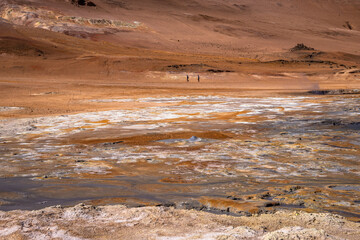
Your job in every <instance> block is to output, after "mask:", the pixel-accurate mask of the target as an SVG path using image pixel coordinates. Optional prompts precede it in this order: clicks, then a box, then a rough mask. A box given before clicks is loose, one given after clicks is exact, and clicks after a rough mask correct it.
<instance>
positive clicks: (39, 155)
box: [0, 0, 360, 239]
mask: <svg viewBox="0 0 360 240" xmlns="http://www.w3.org/2000/svg"><path fill="white" fill-rule="evenodd" d="M359 29H360V2H359V1H356V0H348V1H345V0H344V1H342V0H340V1H339V0H331V1H320V0H317V1H314V0H312V1H310V0H305V1H304V0H303V1H297V0H293V1H287V0H277V1H272V0H271V1H269V0H266V1H265V0H256V1H250V0H244V1H220V0H213V1H204V0H195V1H193V0H191V1H190V0H186V1H177V0H170V1H157V0H147V1H138V0H135V1H134V0H132V1H128V0H123V1H117V0H111V1H110V0H94V1H88V0H86V1H75V0H74V1H72V0H68V1H67V0H62V1H44V0H34V1H23V0H4V1H2V2H1V3H0V210H3V211H9V210H19V211H18V212H14V214H15V215H16V214H18V215H19V216H20V215H21V210H34V209H41V208H44V207H48V206H54V205H64V206H74V205H75V204H78V203H80V202H86V203H87V204H92V205H97V206H99V205H112V204H123V205H126V206H129V207H139V206H158V205H161V206H166V207H171V209H172V208H177V209H188V210H189V209H193V210H194V209H195V210H201V211H207V212H211V213H216V214H227V215H232V216H235V217H238V216H252V215H257V214H265V213H266V214H274V213H275V212H278V211H280V210H281V211H284V210H286V211H305V212H308V213H309V214H310V213H323V212H327V213H331V214H340V215H342V216H344V217H346V218H347V220H349V221H353V222H358V221H359V220H360V202H359V197H360V168H359V159H360V142H359V139H360V132H359V131H360V121H359V113H360V107H359V104H360V31H359ZM187 77H188V78H189V81H187ZM117 207H118V208H119V209H120V208H122V207H119V206H117ZM154 209H156V208H154ZM75 210H76V209H75ZM123 210H124V209H122V211H123ZM47 211H53V210H51V209H50V210H47ZM54 211H55V210H54ZM69 211H70V210H69ZM124 211H125V210H124ZM129 211H136V210H133V209H130V210H129ZM149 211H150V210H149ZM151 211H155V212H156V211H158V210H151ZM176 211H177V210H171V214H178V213H177V212H176ZM308 213H306V214H308ZM1 214H5V215H1V216H6V217H8V216H10V217H9V218H11V216H13V215H11V214H12V212H10V213H5V212H1ZM6 214H8V215H6ZM36 214H37V215H36ZM36 214H35V215H34V216H33V218H39V219H41V217H42V216H41V214H40V215H39V214H38V213H36ZM156 214H158V215H159V217H161V214H159V213H157V212H156ZM187 214H190V215H191V213H189V212H188V213H187ZM197 214H199V213H197ZM201 214H202V213H201ZM201 214H200V215H201ZM304 214H305V213H304ZM306 214H305V215H306ZM18 215H16V216H18ZM190 215H189V216H190ZM280 215H281V214H280ZM285 215H286V214H285ZM186 216H188V215H186ZM204 216H205V215H204ZM270 216H271V215H270ZM274 216H275V215H274ZM306 216H308V215H306ZM326 216H332V215H326ZM285 217H286V216H285ZM4 218H5V217H4ZM135 218H136V216H135ZM264 218H267V217H264ZM270 218H271V217H270ZM216 219H217V217H216ZM4 221H5V220H4ZM4 221H3V222H1V224H0V227H1V228H0V238H1V237H4V238H6V237H7V236H13V237H14V238H16V237H19V238H20V239H21V236H22V237H24V236H25V238H34V239H35V238H36V236H40V235H36V234H35V235H29V234H25V233H23V232H22V231H23V230H21V231H20V230H19V231H20V232H19V231H18V228H17V227H14V226H15V225H16V224H18V223H16V224H15V223H14V224H15V225H14V226H13V225H11V224H13V223H11V224H10V222H9V221H8V222H6V221H7V220H6V221H5V222H4ZM19 221H20V220H19ZM136 221H137V220H136ZM224 221H225V220H224ZM226 221H227V220H226ZM229 221H230V220H229ZM249 221H250V220H249ZM324 221H325V220H324ZM205 222H206V221H204V224H210V225H211V222H210V221H209V222H206V223H205ZM235 222H236V221H235ZM235 222H234V223H235ZM336 224H338V225H337V226H338V227H339V229H341V227H340V225H341V223H339V222H336ZM346 224H348V223H346ZM349 224H350V223H349ZM351 224H352V223H351ZM351 224H350V225H351ZM10 225H11V226H10ZM210 225H209V228H211V226H210ZM225 225H226V224H225ZM325 225H326V224H324V222H323V224H322V225H321V224H320V225H319V226H321V227H319V228H322V229H325V228H324V226H325ZM16 226H17V225H16ZM59 226H60V225H59ZM59 226H58V227H59ZM226 226H227V225H226ZM233 226H235V225H233ZM236 226H238V225H236ZM301 226H305V225H301ZM351 226H352V227H353V225H351ZM354 226H355V225H354ZM62 227H63V226H62ZM222 227H224V226H222ZM278 227H279V228H280V227H287V225H286V226H285V225H284V226H282V225H281V224H280V225H279V226H278ZM353 228H354V227H353ZM11 229H13V230H14V229H16V231H15V230H14V231H12V230H11ZM185 229H187V228H186V227H184V228H183V230H184V231H185ZM216 229H217V230H216V231H220V230H219V229H220V227H219V226H217V228H216ZM276 229H277V228H272V230H271V231H275V230H276ZM213 230H214V228H213ZM293 230H294V229H293ZM298 230H299V231H300V232H301V231H302V230H301V229H298ZM32 231H35V230H32ZM41 231H42V230H41ZM159 231H160V230H159ZM179 231H180V230H179ZM229 231H230V230H229ZM241 231H242V232H243V233H242V234H243V236H244V237H246V236H249V237H248V238H256V237H257V238H260V237H262V236H263V235H264V236H265V235H266V234H265V233H266V229H265V230H264V229H263V230H262V231H263V232H262V233H260V232H257V233H256V234H255V232H252V230H251V231H250V230H249V229H247V230H246V231H245V230H244V229H242V230H241ZM256 231H258V228H256ZM259 231H260V230H259ZM284 231H285V230H284ZM286 231H288V230H286ZM286 231H285V232H286ZM294 231H295V230H294ZM296 231H297V230H296ZM304 231H305V230H304ZM329 231H330V230H329ZM350 232H351V231H350ZM7 233H8V235H6V234H7ZM175 233H176V234H175ZM24 234H25V235H24ZM39 234H40V233H39ZM54 234H55V233H54ZM119 234H120V233H119ZM121 234H125V235H122V236H123V237H124V236H125V238H126V236H130V235H126V233H122V232H121ZM201 234H202V233H201ZM201 234H200V235H201ZM231 234H233V233H232V232H231ZM231 234H230V233H229V234H228V235H226V236H228V237H229V236H230V235H231ZM234 234H235V233H234ZM236 234H240V233H236ZM246 234H247V235H246ZM261 234H262V235H261ZM274 234H275V233H274ZM276 234H277V233H276ZM276 234H275V235H274V236H275V237H274V238H271V237H269V238H268V239H276V236H278V237H284V236H285V235H281V234H280V235H281V236H280V235H276ZM284 234H285V233H284ZM301 234H303V235H302V237H303V238H306V237H305V236H308V235H306V234H310V233H309V232H306V231H305V232H304V233H301ZM301 234H300V235H301ZM311 234H312V233H311ZM311 234H310V235H311ZM314 234H315V235H313V236H315V237H314V238H319V239H321V237H324V236H326V235H324V234H325V233H323V232H321V233H319V232H316V233H314ZM351 234H353V235H354V233H351ZM75 235H76V234H75ZM78 235H79V237H80V236H81V237H83V238H86V236H85V235H81V234H78ZM90 235H91V234H90ZM90 235H89V238H100V237H97V236H96V234H95V235H91V236H90ZM170 235H172V234H170ZM175 235H176V236H178V237H179V236H180V235H177V232H176V231H174V234H173V236H175ZM240 235H241V234H240ZM310 235H309V236H310ZM353 235H351V236H350V237H349V238H352V239H356V238H353ZM31 236H33V237H31ZM41 236H42V235H41ZM54 236H55V235H54ZM54 236H52V238H56V236H55V237H54ZM59 236H60V235H59ZM64 236H65V235H63V236H62V237H61V236H60V237H59V238H66V236H67V235H66V236H65V237H64ZM99 236H100V235H99ZM141 236H142V237H145V235H141V234H140V235H139V238H141ZM152 236H155V237H154V238H158V239H161V236H162V235H161V234H160V233H159V234H157V235H152ZM163 236H164V239H168V238H166V237H165V236H167V235H166V234H163ZM181 236H182V237H184V239H187V238H185V237H186V236H185V235H181ZM209 236H210V235H209ZM209 236H205V235H202V237H203V238H206V237H208V238H210V237H213V238H214V239H215V238H216V237H219V236H218V235H216V234H215V235H211V236H210V237H209ZM226 236H225V237H226ZM231 236H233V235H231ZM269 236H270V235H269ZM271 236H273V235H271ZM311 236H312V235H311ZM334 236H340V237H344V236H343V235H341V234H340V235H337V233H336V234H335V233H334ZM146 237H147V238H149V239H151V236H150V235H146ZM187 237H188V239H192V238H195V235H188V236H187ZM225 237H224V238H219V239H227V238H225ZM285 237H286V236H285ZM50 238H51V237H50ZM199 238H200V237H199ZM264 238H265V237H264ZM228 239H236V238H228Z"/></svg>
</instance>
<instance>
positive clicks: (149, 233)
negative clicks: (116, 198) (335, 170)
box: [0, 204, 360, 240]
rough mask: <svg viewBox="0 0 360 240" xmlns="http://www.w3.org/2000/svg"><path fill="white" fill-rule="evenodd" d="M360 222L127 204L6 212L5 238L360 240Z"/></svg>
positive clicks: (1, 217)
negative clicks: (217, 213) (206, 211)
mask: <svg viewBox="0 0 360 240" xmlns="http://www.w3.org/2000/svg"><path fill="white" fill-rule="evenodd" d="M359 235H360V224H359V223H354V222H349V221H347V220H346V219H344V218H342V217H340V216H337V215H331V214H322V213H304V212H278V213H275V214H263V215H259V216H253V217H231V216H225V215H214V214H210V213H205V212H197V211H194V210H175V209H173V208H167V207H142V208H126V207H124V206H121V205H114V206H104V207H93V206H88V205H84V204H79V205H76V206H75V207H71V208H61V207H60V206H59V207H49V208H45V209H42V210H38V211H11V212H0V239H36V240H40V239H217V240H225V239H227V240H235V239H267V240H269V239H354V240H355V239H358V237H359Z"/></svg>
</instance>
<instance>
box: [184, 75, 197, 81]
mask: <svg viewBox="0 0 360 240" xmlns="http://www.w3.org/2000/svg"><path fill="white" fill-rule="evenodd" d="M197 79H198V82H200V75H198V76H197ZM186 81H187V82H189V75H186Z"/></svg>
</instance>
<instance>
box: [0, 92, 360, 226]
mask: <svg viewBox="0 0 360 240" xmlns="http://www.w3.org/2000/svg"><path fill="white" fill-rule="evenodd" d="M81 101H84V100H81ZM90 101H91V103H92V104H99V105H104V104H107V103H112V102H122V103H139V104H141V105H142V107H141V108H134V109H126V110H124V109H117V110H109V111H98V112H87V113H78V114H72V115H61V116H48V117H38V118H21V119H5V120H1V122H0V210H13V209H40V208H43V207H46V206H51V205H58V204H61V205H74V204H76V203H79V202H84V201H85V202H87V203H91V204H94V205H104V204H117V203H121V204H125V205H128V206H144V205H164V206H175V207H177V208H183V209H199V210H205V211H210V212H215V213H227V214H230V215H251V214H254V213H267V212H274V211H276V210H279V209H301V210H305V211H309V212H324V211H325V212H332V213H337V214H340V215H343V216H345V217H348V218H350V219H351V220H355V221H359V220H360V206H359V205H360V202H359V198H360V167H359V159H360V158H359V156H360V141H359V137H360V134H359V133H360V132H359V130H360V120H359V111H358V106H359V103H360V98H359V95H351V94H347V95H320V96H314V95H304V96H285V95H284V96H282V97H239V98H237V97H226V96H211V95H208V96H205V95H204V96H182V97H163V98H155V97H152V98H151V97H150V98H139V99H95V100H94V99H93V100H90ZM4 107H5V106H4ZM6 109H7V108H3V110H4V111H5V110H6ZM8 110H11V111H15V110H16V109H8Z"/></svg>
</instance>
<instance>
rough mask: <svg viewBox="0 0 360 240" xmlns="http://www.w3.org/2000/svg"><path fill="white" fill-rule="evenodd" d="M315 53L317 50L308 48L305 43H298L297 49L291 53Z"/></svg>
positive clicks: (293, 49)
mask: <svg viewBox="0 0 360 240" xmlns="http://www.w3.org/2000/svg"><path fill="white" fill-rule="evenodd" d="M304 50H305V51H313V50H315V49H314V48H312V47H308V46H306V45H305V44H303V43H298V44H297V45H296V46H295V47H293V48H291V49H290V51H291V52H296V51H304Z"/></svg>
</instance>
